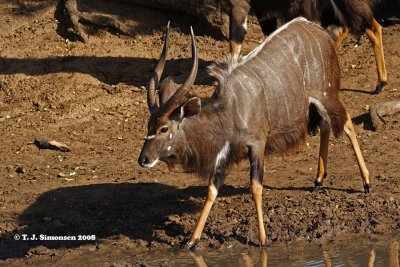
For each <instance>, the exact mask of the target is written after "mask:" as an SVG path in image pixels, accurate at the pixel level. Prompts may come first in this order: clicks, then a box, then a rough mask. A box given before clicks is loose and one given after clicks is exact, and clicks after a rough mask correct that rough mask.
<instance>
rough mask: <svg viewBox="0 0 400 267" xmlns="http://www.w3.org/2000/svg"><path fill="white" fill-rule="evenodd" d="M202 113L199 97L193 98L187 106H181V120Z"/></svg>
mask: <svg viewBox="0 0 400 267" xmlns="http://www.w3.org/2000/svg"><path fill="white" fill-rule="evenodd" d="M200 111H201V100H200V98H198V97H193V98H191V99H189V100H188V101H187V102H186V103H185V104H183V105H182V106H181V114H180V117H181V119H183V118H190V117H193V116H195V115H197V114H199V113H200Z"/></svg>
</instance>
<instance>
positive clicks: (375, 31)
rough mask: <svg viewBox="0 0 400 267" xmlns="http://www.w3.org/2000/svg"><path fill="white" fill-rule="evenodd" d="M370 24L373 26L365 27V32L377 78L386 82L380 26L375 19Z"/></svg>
mask: <svg viewBox="0 0 400 267" xmlns="http://www.w3.org/2000/svg"><path fill="white" fill-rule="evenodd" d="M372 24H373V28H372V29H366V31H365V32H366V33H367V35H368V38H369V40H370V42H371V44H372V47H373V49H374V54H375V61H376V68H377V72H378V80H379V82H386V81H387V73H386V65H385V56H384V53H383V42H382V26H381V25H380V24H379V23H378V22H377V21H376V20H375V19H373V21H372Z"/></svg>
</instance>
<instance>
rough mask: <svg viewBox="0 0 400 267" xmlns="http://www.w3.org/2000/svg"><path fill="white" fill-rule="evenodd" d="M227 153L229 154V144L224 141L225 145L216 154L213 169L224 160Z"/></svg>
mask: <svg viewBox="0 0 400 267" xmlns="http://www.w3.org/2000/svg"><path fill="white" fill-rule="evenodd" d="M228 153H229V142H228V141H226V142H225V145H224V146H223V147H222V148H221V150H220V151H219V152H218V155H217V158H216V160H215V168H218V167H219V166H220V165H221V164H222V163H223V162H224V161H225V160H226V157H227V156H228Z"/></svg>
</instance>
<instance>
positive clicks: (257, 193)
mask: <svg viewBox="0 0 400 267" xmlns="http://www.w3.org/2000/svg"><path fill="white" fill-rule="evenodd" d="M262 190H263V186H262V184H260V182H259V181H258V180H256V179H252V180H251V193H252V195H253V200H254V203H255V204H256V210H257V221H258V233H259V240H260V244H261V245H265V242H266V235H265V227H264V216H263V210H262Z"/></svg>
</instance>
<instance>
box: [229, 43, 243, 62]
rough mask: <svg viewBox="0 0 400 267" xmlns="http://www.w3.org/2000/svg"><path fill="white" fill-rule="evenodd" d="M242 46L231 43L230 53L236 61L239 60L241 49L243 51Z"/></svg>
mask: <svg viewBox="0 0 400 267" xmlns="http://www.w3.org/2000/svg"><path fill="white" fill-rule="evenodd" d="M241 47H242V45H241V44H239V43H237V42H235V41H230V52H231V54H232V55H233V57H234V58H235V59H238V58H239V54H240V49H241Z"/></svg>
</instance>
